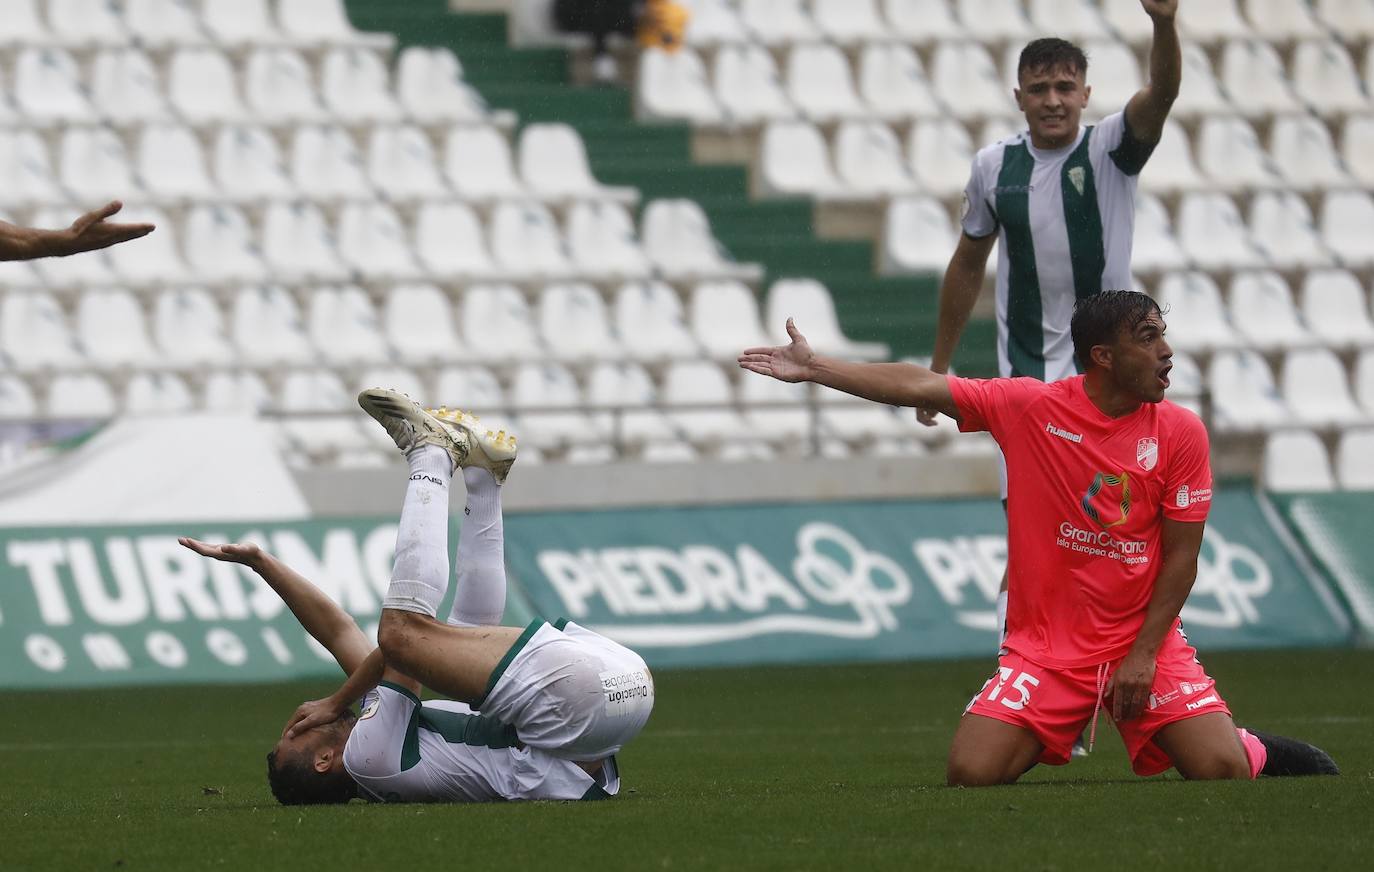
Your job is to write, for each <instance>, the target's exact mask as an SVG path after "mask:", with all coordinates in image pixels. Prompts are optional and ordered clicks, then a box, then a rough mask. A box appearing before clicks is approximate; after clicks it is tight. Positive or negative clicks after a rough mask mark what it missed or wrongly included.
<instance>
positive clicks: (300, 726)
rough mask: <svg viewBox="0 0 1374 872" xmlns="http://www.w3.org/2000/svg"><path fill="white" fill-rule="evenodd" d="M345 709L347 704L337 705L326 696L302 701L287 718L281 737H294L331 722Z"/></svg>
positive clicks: (340, 715) (341, 714)
mask: <svg viewBox="0 0 1374 872" xmlns="http://www.w3.org/2000/svg"><path fill="white" fill-rule="evenodd" d="M347 710H348V707H347V706H341V705H338V704H337V703H335V702H334V701H333V700H331V699H328V698H325V699H315V700H311V701H310V702H303V703H301V704H300V705H299V706H297V707H296V710H295V711H294V712H292V713H291V717H290V718H288V719H287V721H286V726H285V727H283V728H282V731H281V734H282V738H284V739H291V738H295V737H296V736H299V735H300V734H301V733H304V732H306V731H307V730H313V729H314V728H315V727H323V726H325V725H327V724H332V723H334V722H335V721H337V720H338V719H339V718H340V717H342V716H343V713H344V712H346V711H347Z"/></svg>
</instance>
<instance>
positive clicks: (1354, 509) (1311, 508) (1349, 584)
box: [1275, 491, 1374, 643]
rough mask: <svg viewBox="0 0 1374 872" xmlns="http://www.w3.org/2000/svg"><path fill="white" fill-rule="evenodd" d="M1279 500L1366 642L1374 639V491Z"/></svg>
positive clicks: (1307, 495) (1299, 496)
mask: <svg viewBox="0 0 1374 872" xmlns="http://www.w3.org/2000/svg"><path fill="white" fill-rule="evenodd" d="M1275 501H1276V502H1277V503H1278V504H1279V506H1280V507H1282V509H1283V512H1284V514H1285V515H1286V516H1287V518H1288V522H1289V523H1290V524H1291V525H1292V527H1293V529H1294V530H1296V531H1297V532H1298V534H1299V536H1300V538H1301V539H1302V541H1303V542H1305V543H1306V544H1307V547H1308V550H1309V552H1310V553H1311V555H1312V557H1313V559H1314V560H1316V561H1317V563H1318V564H1319V565H1320V566H1321V567H1322V568H1323V569H1324V570H1326V572H1327V574H1328V575H1329V576H1330V577H1331V579H1332V580H1333V581H1334V582H1335V583H1336V587H1337V589H1338V590H1339V591H1340V594H1341V596H1342V597H1344V599H1345V602H1346V605H1347V606H1349V608H1350V613H1351V615H1353V616H1354V618H1355V624H1356V626H1357V627H1358V628H1359V632H1360V634H1361V636H1362V638H1363V641H1365V642H1366V643H1368V642H1374V538H1371V537H1370V535H1369V533H1370V521H1369V519H1370V516H1371V515H1374V491H1345V492H1342V493H1323V494H1289V495H1285V496H1282V497H1278V498H1276V500H1275Z"/></svg>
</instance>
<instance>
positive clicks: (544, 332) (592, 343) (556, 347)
mask: <svg viewBox="0 0 1374 872" xmlns="http://www.w3.org/2000/svg"><path fill="white" fill-rule="evenodd" d="M539 335H540V336H541V337H543V339H544V345H546V346H547V347H548V349H549V354H550V355H551V356H552V357H554V358H555V359H557V360H563V361H592V360H618V359H620V358H621V357H623V356H624V353H625V352H624V350H623V349H622V348H621V347H620V340H619V339H618V338H617V337H616V335H615V331H614V330H612V329H611V319H610V315H609V314H608V313H607V311H606V303H605V301H604V300H603V299H602V298H601V294H600V293H598V292H597V290H596V289H595V288H593V287H592V286H591V285H588V284H582V283H575V284H556V285H549V286H548V287H547V288H545V289H544V291H543V292H542V293H541V294H540V295H539Z"/></svg>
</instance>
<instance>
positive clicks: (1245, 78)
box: [1221, 39, 1300, 118]
mask: <svg viewBox="0 0 1374 872" xmlns="http://www.w3.org/2000/svg"><path fill="white" fill-rule="evenodd" d="M1221 81H1222V84H1223V85H1224V86H1225V87H1226V93H1227V94H1229V95H1231V105H1232V106H1234V107H1235V108H1236V109H1237V110H1239V111H1240V112H1241V113H1242V114H1244V115H1246V116H1249V117H1252V118H1258V117H1261V116H1264V115H1272V114H1274V113H1276V112H1296V111H1298V110H1299V108H1300V106H1299V104H1298V101H1297V98H1296V97H1294V96H1293V91H1292V88H1291V87H1290V86H1289V84H1288V71H1287V70H1285V69H1284V66H1283V61H1282V60H1280V59H1279V55H1278V52H1277V51H1275V50H1274V47H1273V46H1272V45H1270V44H1269V43H1267V42H1263V41H1262V40H1258V39H1251V40H1233V41H1231V42H1229V43H1227V44H1226V48H1225V50H1224V51H1223V52H1222V56H1221Z"/></svg>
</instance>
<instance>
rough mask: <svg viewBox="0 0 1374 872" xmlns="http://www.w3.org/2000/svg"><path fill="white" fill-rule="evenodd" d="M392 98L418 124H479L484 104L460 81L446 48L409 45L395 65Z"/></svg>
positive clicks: (457, 67)
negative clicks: (460, 122)
mask: <svg viewBox="0 0 1374 872" xmlns="http://www.w3.org/2000/svg"><path fill="white" fill-rule="evenodd" d="M396 96H397V98H398V99H399V100H400V101H401V105H402V106H403V107H404V108H405V111H406V112H407V113H409V114H410V116H411V117H412V118H414V119H415V120H416V121H418V122H420V123H421V124H442V123H446V122H454V121H467V122H473V121H480V120H481V119H483V118H485V117H486V115H487V114H488V113H487V106H486V103H485V102H483V100H482V97H481V95H480V94H478V93H477V92H476V91H475V90H473V88H472V87H471V86H470V85H468V84H467V83H466V82H464V81H463V68H462V65H461V64H459V62H458V58H457V56H456V55H454V53H453V52H452V51H451V50H449V49H447V48H430V47H426V46H419V45H411V46H406V48H404V49H402V50H401V53H400V58H399V60H398V61H397V63H396Z"/></svg>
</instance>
